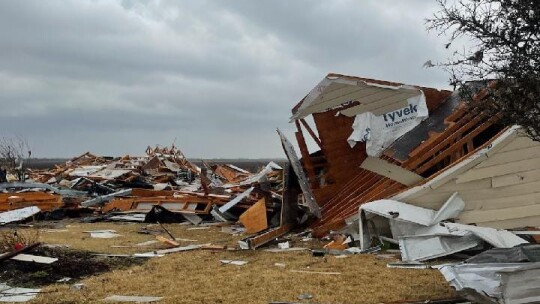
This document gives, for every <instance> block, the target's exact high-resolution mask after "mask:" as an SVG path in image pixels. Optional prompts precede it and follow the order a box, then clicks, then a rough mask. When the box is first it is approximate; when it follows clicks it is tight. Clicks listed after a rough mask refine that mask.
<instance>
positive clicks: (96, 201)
mask: <svg viewBox="0 0 540 304" xmlns="http://www.w3.org/2000/svg"><path fill="white" fill-rule="evenodd" d="M130 194H131V189H124V190H120V191H117V192H113V193H111V194H107V195H102V196H98V197H96V198H92V199H89V200H86V201H84V202H82V203H81V206H83V207H91V206H94V205H97V204H101V203H105V202H108V201H110V200H112V199H113V198H115V197H116V196H127V195H130Z"/></svg>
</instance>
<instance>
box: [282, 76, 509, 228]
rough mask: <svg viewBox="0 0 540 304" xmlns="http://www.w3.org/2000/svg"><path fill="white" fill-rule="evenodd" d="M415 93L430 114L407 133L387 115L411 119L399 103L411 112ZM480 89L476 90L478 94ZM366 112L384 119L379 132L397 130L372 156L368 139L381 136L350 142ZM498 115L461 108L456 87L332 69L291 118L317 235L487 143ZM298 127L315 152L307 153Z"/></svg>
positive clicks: (496, 128)
mask: <svg viewBox="0 0 540 304" xmlns="http://www.w3.org/2000/svg"><path fill="white" fill-rule="evenodd" d="M415 94H416V95H415ZM419 94H420V95H423V96H424V98H425V103H426V106H427V109H428V111H429V116H428V117H426V118H423V119H422V120H418V121H417V122H415V124H414V125H412V127H411V126H410V125H409V126H407V128H408V129H406V130H405V132H403V127H402V126H403V125H404V124H402V125H399V124H398V125H397V126H396V125H394V124H387V123H386V120H387V119H388V118H389V117H392V118H393V116H392V115H394V116H396V117H398V116H399V117H400V118H401V120H400V121H399V122H405V121H407V120H410V119H408V118H402V116H404V115H405V114H410V112H412V111H405V108H404V106H405V107H407V104H409V107H408V109H410V110H412V106H411V99H413V98H415V97H417V96H419ZM485 94H486V92H485V91H483V90H479V93H478V94H477V95H476V97H475V98H477V99H480V98H484V97H485ZM353 110H354V112H353ZM366 111H368V112H366ZM369 111H375V112H369ZM385 111H387V112H385ZM366 113H369V114H370V115H372V116H365V114H366ZM347 114H349V115H347ZM307 115H312V116H313V120H314V122H315V126H316V130H317V134H316V132H315V131H314V130H312V129H311V127H310V126H309V124H308V123H307V122H306V121H305V120H304V118H305V117H306V116H307ZM366 117H367V118H368V119H373V120H374V119H380V121H382V123H383V127H382V128H381V130H382V132H380V133H379V134H383V135H382V136H386V135H385V134H386V133H391V132H394V133H396V134H399V136H398V137H395V138H391V142H390V144H386V143H385V144H384V145H382V146H375V148H379V149H380V153H378V154H376V155H373V154H371V153H370V144H371V145H372V147H371V148H373V143H370V140H371V141H377V140H378V139H377V138H376V137H375V138H374V135H375V132H374V131H373V130H372V132H371V134H369V133H370V132H367V134H366V135H367V136H366V138H365V139H364V140H363V141H360V142H358V143H357V144H356V145H355V146H354V147H352V148H351V146H349V144H348V143H347V139H349V137H350V136H351V133H353V127H354V126H355V125H356V124H357V123H358V119H366ZM498 119H499V117H497V116H493V117H488V116H487V115H484V113H482V112H480V111H477V110H475V109H474V107H466V106H465V105H464V103H463V101H462V100H461V98H460V94H459V93H458V92H454V93H452V92H449V91H439V90H436V89H432V88H423V87H416V86H407V85H403V84H398V83H390V82H385V81H378V80H371V79H365V78H358V77H352V76H344V75H338V74H329V75H328V76H327V77H325V79H323V81H321V83H319V85H318V86H316V87H315V88H314V89H313V90H312V91H311V92H310V93H309V94H308V95H307V96H306V97H305V98H304V99H303V100H302V101H301V102H300V103H299V104H297V105H296V106H295V107H294V108H293V116H292V120H293V121H294V122H295V124H296V126H297V132H296V138H297V142H298V145H299V147H300V152H301V153H302V164H303V167H304V170H305V172H306V175H307V177H308V180H309V185H310V186H311V189H312V191H313V194H314V197H315V200H316V202H317V204H318V205H319V206H320V210H321V217H320V218H319V219H317V220H315V221H314V222H313V224H312V227H313V228H315V232H316V234H319V235H321V234H323V233H326V232H328V231H329V230H335V229H338V228H341V227H343V226H344V225H345V222H344V220H345V219H346V218H347V217H349V216H351V215H353V214H355V213H356V212H357V210H358V207H359V206H360V205H361V204H363V203H366V202H369V201H373V200H377V199H384V198H389V197H391V196H393V195H395V194H397V193H399V192H401V191H403V190H405V189H407V188H410V187H413V186H415V185H418V184H422V183H424V182H426V181H427V180H429V179H430V178H432V177H434V176H437V175H438V174H440V173H441V172H443V171H444V170H445V169H447V168H449V167H450V166H452V165H453V164H456V163H458V162H460V161H461V160H463V159H464V157H466V156H468V155H471V154H472V153H474V152H475V151H477V150H478V149H480V148H482V147H484V146H486V145H487V144H488V143H489V142H491V141H492V140H493V139H495V138H496V137H497V136H498V135H500V132H501V131H502V130H503V127H502V126H501V125H499V124H497V121H498ZM355 120H356V121H355ZM368 126H369V125H368ZM375 127H377V126H374V127H373V128H372V129H375ZM391 128H394V129H401V130H399V131H398V132H396V131H395V130H393V129H391ZM303 129H305V130H306V131H307V132H308V133H309V135H310V136H311V137H312V138H313V140H314V141H315V143H317V145H318V146H319V148H320V150H319V151H317V152H315V153H309V151H308V149H307V145H306V143H305V139H304V135H303ZM385 132H386V133H385ZM399 132H402V133H399ZM403 134H404V135H403ZM370 136H371V138H370Z"/></svg>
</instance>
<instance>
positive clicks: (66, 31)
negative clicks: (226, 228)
mask: <svg viewBox="0 0 540 304" xmlns="http://www.w3.org/2000/svg"><path fill="white" fill-rule="evenodd" d="M435 10H436V6H435V3H434V2H431V1H430V2H428V1H380V0H379V1H375V0H373V1H354V0H336V1H270V0H267V1H247V0H243V1H90V0H88V1H81V0H73V1H55V0H51V1H38V0H36V1H1V2H0V49H1V56H0V105H1V106H2V109H1V111H0V133H7V134H9V133H17V134H21V135H23V136H25V137H26V138H27V139H28V142H29V143H30V145H31V147H32V150H33V155H34V156H36V157H69V156H73V155H76V154H80V153H82V152H85V151H93V152H95V153H99V154H105V155H122V154H141V153H142V152H143V151H144V149H145V147H146V145H154V144H170V143H171V142H173V141H174V140H176V143H177V145H179V147H180V148H181V149H182V150H183V151H184V153H185V154H186V155H188V156H189V157H205V158H210V157H231V158H232V157H234V158H235V157H248V158H259V157H282V156H283V152H282V150H281V145H280V143H279V139H278V137H277V135H276V133H275V128H276V127H279V128H281V129H284V130H286V131H288V132H291V130H292V129H293V128H292V126H291V125H290V124H288V118H289V116H290V109H291V108H292V107H293V106H294V105H295V104H296V103H297V102H298V101H299V100H300V99H301V98H302V97H303V96H304V95H305V94H306V93H307V92H308V91H309V90H310V89H311V88H312V87H313V86H315V85H316V84H317V83H318V81H320V79H322V78H323V77H324V76H325V75H326V74H327V73H328V72H337V73H344V74H351V75H358V76H365V77H372V78H379V79H385V80H392V81H398V82H404V83H409V84H419V85H424V86H434V87H439V88H446V87H447V84H446V78H447V77H446V75H445V74H444V72H442V71H438V70H436V69H429V70H426V69H422V68H421V66H422V63H423V62H425V61H426V60H427V59H435V60H437V59H439V60H443V59H445V58H446V56H447V54H445V53H444V50H443V47H442V44H443V41H442V40H441V39H440V38H438V37H437V36H436V35H435V34H428V33H426V31H425V29H424V19H425V18H426V17H428V16H429V15H430V14H432V13H433V12H434V11H435Z"/></svg>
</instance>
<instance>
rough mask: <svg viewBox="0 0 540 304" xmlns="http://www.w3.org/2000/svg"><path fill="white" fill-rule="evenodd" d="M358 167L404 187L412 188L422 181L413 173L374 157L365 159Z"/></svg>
mask: <svg viewBox="0 0 540 304" xmlns="http://www.w3.org/2000/svg"><path fill="white" fill-rule="evenodd" d="M360 167H361V168H363V169H366V170H369V171H371V172H374V173H377V174H379V175H382V176H385V177H387V178H389V179H391V180H394V181H397V182H398V183H401V184H403V185H406V186H412V185H414V184H416V183H418V182H421V181H422V180H423V179H424V178H423V177H422V176H420V175H418V174H416V173H414V172H411V171H409V170H407V169H404V168H402V167H400V166H396V165H394V164H391V163H389V162H387V161H384V160H382V159H379V158H376V157H368V158H366V160H364V162H363V163H362V165H360Z"/></svg>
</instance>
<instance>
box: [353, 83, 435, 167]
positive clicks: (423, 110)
mask: <svg viewBox="0 0 540 304" xmlns="http://www.w3.org/2000/svg"><path fill="white" fill-rule="evenodd" d="M419 93H420V94H419V95H417V96H414V97H410V98H408V99H407V104H408V105H407V106H406V107H404V108H401V109H397V110H394V111H390V112H387V113H385V114H382V115H378V116H376V115H374V114H373V113H372V112H365V113H361V114H358V115H357V116H356V118H355V120H354V123H353V132H352V134H351V136H350V137H349V138H348V140H347V141H348V142H349V145H350V146H351V147H354V146H355V145H356V142H366V152H367V154H368V155H369V156H374V157H378V156H380V155H381V154H382V152H383V151H384V150H385V149H386V148H388V147H389V146H390V145H391V144H392V143H393V142H394V141H395V140H396V139H398V138H399V137H401V136H403V135H404V134H405V133H407V132H409V131H410V130H412V129H413V128H414V127H416V126H417V125H418V124H420V122H422V121H423V120H424V119H426V118H427V117H428V116H429V113H428V108H427V104H426V98H425V96H424V93H423V92H422V91H419Z"/></svg>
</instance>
